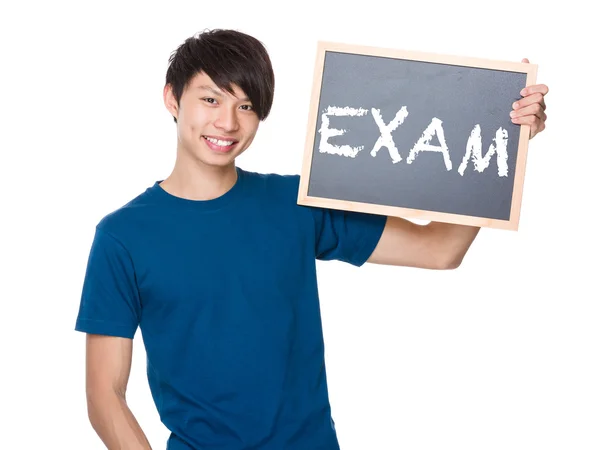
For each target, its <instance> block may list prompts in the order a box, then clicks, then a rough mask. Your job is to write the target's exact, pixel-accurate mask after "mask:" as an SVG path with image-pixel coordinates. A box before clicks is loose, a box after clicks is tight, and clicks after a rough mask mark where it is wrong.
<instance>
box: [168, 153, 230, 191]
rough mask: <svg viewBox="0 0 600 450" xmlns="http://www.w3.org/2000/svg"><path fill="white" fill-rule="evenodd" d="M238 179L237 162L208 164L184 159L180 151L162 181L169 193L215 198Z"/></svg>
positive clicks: (227, 189)
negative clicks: (169, 171)
mask: <svg viewBox="0 0 600 450" xmlns="http://www.w3.org/2000/svg"><path fill="white" fill-rule="evenodd" d="M236 181H237V172H236V169H235V163H234V162H232V163H231V164H229V165H227V166H208V165H206V164H204V163H202V162H200V161H197V160H195V161H183V158H182V157H181V155H180V153H179V152H178V155H177V160H176V161H175V167H174V168H173V171H172V172H171V174H170V175H169V176H168V177H167V178H166V179H165V180H164V181H162V182H161V183H160V186H161V187H162V188H163V189H164V190H165V191H167V192H168V193H169V194H171V195H174V196H176V197H181V198H185V199H188V200H213V199H215V198H218V197H220V196H222V195H224V194H225V193H226V192H227V191H229V190H230V189H231V188H232V187H233V185H234V184H235V183H236Z"/></svg>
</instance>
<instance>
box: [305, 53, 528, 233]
mask: <svg viewBox="0 0 600 450" xmlns="http://www.w3.org/2000/svg"><path fill="white" fill-rule="evenodd" d="M328 51H331V52H341V53H353V54H360V55H366V56H381V57H390V58H395V59H409V60H412V61H424V62H433V63H441V64H450V65H460V66H467V67H476V68H483V69H493V70H506V71H510V72H519V73H524V74H526V82H525V86H531V85H532V84H535V82H536V79H537V69H538V66H537V64H531V63H522V62H511V61H501V60H494V59H485V58H477V57H467V56H458V55H448V54H438V53H431V52H420V51H409V50H403V49H395V48H384V47H372V46H365V45H355V44H345V43H339V42H331V41H318V43H317V51H316V57H315V64H314V74H313V87H312V94H311V99H310V105H309V113H308V123H307V132H306V140H305V146H304V157H303V163H302V171H301V176H300V186H299V189H298V198H297V203H298V204H299V205H303V206H315V207H324V208H331V209H340V210H348V211H356V212H365V213H372V214H379V215H386V216H397V217H407V218H415V219H422V220H434V221H435V220H437V221H442V222H448V223H455V224H460V225H470V226H479V227H488V228H499V229H504V230H513V231H517V230H518V227H519V219H520V209H521V203H522V195H523V184H524V178H525V164H526V161H527V151H528V146H529V133H530V127H529V126H528V125H521V129H520V134H519V143H518V146H517V155H518V156H517V162H516V165H515V178H514V182H513V193H512V200H511V215H510V218H509V220H500V219H490V218H485V217H476V216H467V215H460V214H451V213H442V212H437V211H427V210H417V209H410V208H402V207H396V206H387V205H376V204H369V203H361V202H352V201H347V200H336V199H328V198H320V197H311V196H309V195H308V185H309V179H310V170H311V165H312V159H313V151H314V140H315V135H316V131H317V130H316V125H317V117H318V107H319V101H320V97H321V87H322V79H323V69H324V66H325V57H326V53H327V52H328Z"/></svg>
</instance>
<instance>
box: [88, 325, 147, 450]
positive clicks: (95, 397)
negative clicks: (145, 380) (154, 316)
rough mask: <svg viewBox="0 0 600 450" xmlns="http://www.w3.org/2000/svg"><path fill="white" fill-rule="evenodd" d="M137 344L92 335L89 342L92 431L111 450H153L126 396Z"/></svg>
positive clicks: (126, 340) (89, 336)
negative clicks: (134, 348)
mask: <svg viewBox="0 0 600 450" xmlns="http://www.w3.org/2000/svg"><path fill="white" fill-rule="evenodd" d="M132 350H133V340H132V339H126V338H121V337H113V336H102V335H94V334H88V335H87V338H86V396H87V409H88V417H89V419H90V423H91V424H92V427H93V428H94V430H95V431H96V433H97V434H98V436H99V437H100V439H101V440H102V442H104V445H106V448H107V449H109V450H151V449H152V447H151V446H150V443H149V442H148V439H147V438H146V435H145V434H144V432H143V431H142V429H141V427H140V425H139V424H138V422H137V420H136V419H135V417H134V416H133V413H132V412H131V410H130V409H129V407H128V406H127V401H126V399H125V392H126V389H127V382H128V380H129V373H130V369H131V359H132Z"/></svg>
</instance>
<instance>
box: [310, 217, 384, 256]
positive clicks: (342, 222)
mask: <svg viewBox="0 0 600 450" xmlns="http://www.w3.org/2000/svg"><path fill="white" fill-rule="evenodd" d="M312 210H313V216H314V219H315V235H316V236H315V237H316V239H315V247H316V248H315V252H316V258H317V259H320V260H339V261H344V262H347V263H350V264H352V265H354V266H357V267H360V266H362V265H363V264H364V263H365V262H366V261H367V260H368V259H369V257H370V256H371V254H372V253H373V250H375V247H376V246H377V243H378V242H379V238H380V237H381V234H382V233H383V229H384V227H385V223H386V220H387V217H386V216H381V215H375V214H366V213H358V212H353V211H342V210H333V209H325V208H312Z"/></svg>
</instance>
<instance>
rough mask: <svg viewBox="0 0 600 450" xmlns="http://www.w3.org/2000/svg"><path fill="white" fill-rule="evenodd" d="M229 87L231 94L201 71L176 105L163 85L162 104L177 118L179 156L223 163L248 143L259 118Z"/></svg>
mask: <svg viewBox="0 0 600 450" xmlns="http://www.w3.org/2000/svg"><path fill="white" fill-rule="evenodd" d="M233 88H234V95H232V94H230V93H228V92H226V91H223V90H221V89H219V88H218V87H217V86H216V85H215V83H214V82H213V81H212V79H211V78H210V77H209V76H208V75H206V74H205V73H204V72H201V73H199V74H197V75H196V76H195V77H194V78H193V79H192V80H191V81H190V83H189V85H188V86H187V87H186V88H185V90H184V92H183V94H182V95H181V100H180V101H179V107H178V108H177V103H176V102H175V99H174V97H173V94H172V92H171V90H170V86H166V87H165V92H164V96H165V104H166V106H167V109H169V111H170V112H171V114H173V115H174V116H175V117H176V118H177V139H178V149H179V150H180V151H181V152H182V153H183V154H182V155H181V156H183V157H184V158H186V159H187V160H189V161H196V162H200V163H201V164H204V165H207V166H217V167H225V166H228V165H230V164H232V163H233V161H234V159H235V158H236V157H237V156H239V155H240V154H241V153H242V152H243V151H244V150H246V149H247V148H248V147H249V146H250V144H251V143H252V140H253V139H254V136H255V135H256V131H257V129H258V124H259V122H260V121H259V118H258V116H257V115H256V113H255V112H254V110H253V109H252V104H251V103H250V100H249V99H248V98H247V96H246V94H245V93H244V92H243V91H242V90H241V89H240V88H239V87H238V86H235V85H234V86H233Z"/></svg>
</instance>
